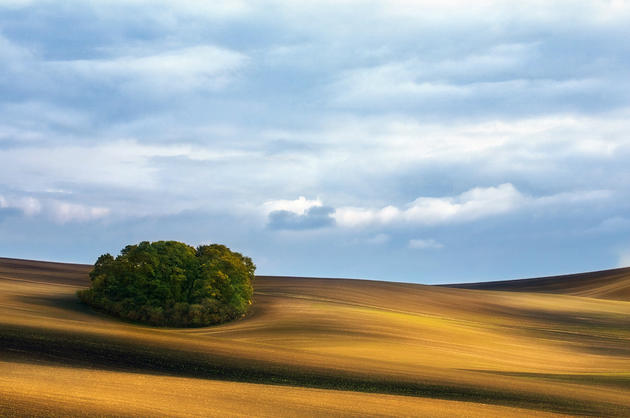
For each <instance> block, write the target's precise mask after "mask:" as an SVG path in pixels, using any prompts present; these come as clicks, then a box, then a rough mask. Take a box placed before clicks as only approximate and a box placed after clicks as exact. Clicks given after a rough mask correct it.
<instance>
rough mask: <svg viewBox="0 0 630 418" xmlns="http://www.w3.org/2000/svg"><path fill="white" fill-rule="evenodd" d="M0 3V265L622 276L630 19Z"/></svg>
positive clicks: (574, 13) (403, 276) (580, 7)
mask: <svg viewBox="0 0 630 418" xmlns="http://www.w3.org/2000/svg"><path fill="white" fill-rule="evenodd" d="M214 3H220V2H195V1H182V0H179V1H176V2H159V1H141V0H136V1H131V0H126V1H103V2H88V1H83V0H81V1H65V2H56V1H24V0H23V1H18V0H13V1H12V0H9V1H7V0H0V256H5V257H20V258H33V259H46V260H56V261H71V262H85V263H93V262H94V260H95V259H96V257H97V256H98V255H100V254H102V253H105V252H111V253H117V252H118V251H119V250H120V249H121V248H122V247H123V246H124V245H126V244H128V243H136V242H138V241H141V240H158V239H175V240H180V241H185V242H188V243H190V244H193V245H197V244H200V243H208V242H220V243H224V244H226V245H228V246H229V247H231V248H232V249H235V250H238V251H241V252H243V253H245V254H247V255H250V256H251V257H252V258H253V259H254V261H255V262H256V264H257V265H258V273H260V274H279V275H308V276H324V277H357V278H358V277H361V278H371V279H383V280H394V281H411V282H419V283H442V282H454V281H477V280H491V279H507V278H517V277H530V276H540V275H549V274H559V273H570V272H578V271H586V270H596V269H604V268H613V267H617V266H625V265H630V212H629V209H630V164H629V161H630V158H629V157H630V43H629V42H628V41H627V40H628V39H630V2H626V1H615V0H611V1H597V2H596V1H592V2H589V1H555V2H548V1H528V2H514V1H512V0H510V1H480V2H475V6H474V8H472V7H471V6H470V4H469V2H457V1H444V0H443V1H439V2H437V1H403V0H382V1H379V0H373V1H352V0H351V1H340V0H335V1H317V2H311V1H291V0H285V1H281V0H277V1H273V0H271V1H255V2H254V1H253V2H248V1H242V2H239V1H229V2H222V3H224V4H222V5H215V4H214Z"/></svg>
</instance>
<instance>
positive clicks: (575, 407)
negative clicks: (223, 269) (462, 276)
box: [0, 259, 630, 416]
mask: <svg viewBox="0 0 630 418" xmlns="http://www.w3.org/2000/svg"><path fill="white" fill-rule="evenodd" d="M88 269H89V267H87V266H77V265H67V264H66V265H63V264H56V263H55V264H49V263H41V262H27V261H24V262H22V261H18V260H7V259H0V361H1V362H0V368H1V369H2V370H3V373H2V374H1V375H2V376H1V377H0V414H2V415H6V414H17V415H20V414H35V415H37V414H40V415H47V414H51V413H55V414H62V413H63V414H79V413H86V412H91V413H93V414H95V415H103V414H105V415H107V414H112V415H121V414H123V415H124V414H140V415H176V414H179V415H223V414H225V412H226V411H233V412H234V413H235V414H237V413H240V414H242V415H252V414H254V415H266V416H277V415H285V416H295V415H296V411H298V412H299V413H297V414H298V415H303V416H304V415H306V416H309V415H310V416H318V415H319V416H325V415H354V416H357V415H361V416H362V415H366V414H368V413H372V414H374V415H431V416H452V415H462V416H509V415H519V414H520V415H523V416H531V415H532V414H537V415H538V414H543V413H561V414H579V415H600V416H601V415H606V416H628V415H630V302H626V301H621V300H609V299H598V298H594V297H582V296H574V295H571V294H556V293H534V292H535V290H532V289H531V288H530V289H527V292H500V291H489V290H470V289H457V288H447V287H436V286H422V285H413V284H402V283H387V282H376V281H361V280H341V279H310V278H286V277H259V278H258V279H257V281H256V284H255V289H256V292H255V299H256V303H255V305H254V309H253V311H252V313H251V314H250V315H249V316H248V317H247V318H245V319H243V320H240V321H236V322H232V323H228V324H224V325H221V326H216V327H208V328H197V329H165V328H151V327H146V326H139V325H135V324H130V323H123V322H120V321H117V320H115V319H112V318H109V317H106V316H104V315H101V314H98V313H96V312H94V311H92V310H91V309H89V308H87V307H85V306H84V305H82V304H80V302H79V301H78V300H77V299H76V297H75V296H74V293H75V292H76V290H77V289H79V288H81V286H86V285H87V283H88V281H87V271H88ZM580 280H581V279H580ZM608 284H610V283H608ZM511 290H514V289H511ZM556 290H557V289H556ZM51 376H54V378H51ZM250 402H251V404H250ZM257 404H259V405H260V407H256V406H255V405H257Z"/></svg>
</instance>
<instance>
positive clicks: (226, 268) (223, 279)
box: [78, 241, 256, 327]
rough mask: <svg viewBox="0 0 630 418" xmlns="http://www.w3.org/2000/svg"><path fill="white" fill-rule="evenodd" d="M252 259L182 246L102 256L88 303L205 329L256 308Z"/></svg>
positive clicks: (149, 245) (163, 244)
mask: <svg viewBox="0 0 630 418" xmlns="http://www.w3.org/2000/svg"><path fill="white" fill-rule="evenodd" d="M255 270H256V266H255V265H254V263H253V262H252V260H251V258H249V257H244V256H243V255H242V254H240V253H237V252H234V251H231V250H230V249H229V248H227V247H226V246H224V245H220V244H212V245H201V246H199V247H197V248H194V247H191V246H189V245H187V244H184V243H181V242H177V241H157V242H148V241H144V242H141V243H140V244H138V245H128V246H126V247H125V248H124V249H123V250H122V251H121V253H120V255H119V256H117V257H116V258H114V257H113V256H111V255H110V254H104V255H101V256H100V257H99V258H98V260H97V261H96V263H95V264H94V269H93V270H92V271H91V272H90V279H91V280H92V286H91V287H90V288H89V289H86V290H81V291H79V292H78V295H79V298H80V299H81V300H82V301H84V302H85V303H87V304H89V305H92V306H94V307H96V308H98V309H101V310H104V311H106V312H108V313H110V314H113V315H116V316H119V317H121V318H125V319H128V320H131V321H137V322H144V323H148V324H151V325H159V326H176V327H184V326H205V325H210V324H218V323H221V322H225V321H228V320H231V319H235V318H238V317H241V316H243V315H244V314H245V313H246V312H247V310H248V308H249V305H251V303H252V296H253V287H252V282H253V279H254V271H255Z"/></svg>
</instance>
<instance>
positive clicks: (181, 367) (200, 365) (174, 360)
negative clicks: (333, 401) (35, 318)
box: [0, 324, 630, 416]
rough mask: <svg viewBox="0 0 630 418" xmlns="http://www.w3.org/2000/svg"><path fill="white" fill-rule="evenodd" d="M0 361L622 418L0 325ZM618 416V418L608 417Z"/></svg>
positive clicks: (592, 406)
mask: <svg viewBox="0 0 630 418" xmlns="http://www.w3.org/2000/svg"><path fill="white" fill-rule="evenodd" d="M0 358H9V359H13V360H19V361H21V362H42V361H44V362H54V363H60V364H64V365H69V366H72V367H84V368H96V369H105V370H113V371H128V372H142V373H150V374H162V375H169V376H182V377H194V378H209V379H215V380H227V381H236V382H249V383H265V384H276V385H287V386H301V387H310V388H321V389H334V390H348V391H357V392H371V393H387V394H396V395H406V396H418V397H428V398H438V399H447V400H459V401H468V402H481V403H487V404H495V405H506V406H515V407H521V408H528V409H535V410H546V411H553V412H560V413H565V414H577V415H608V416H612V415H622V416H624V415H625V416H627V414H628V413H630V410H623V411H619V406H618V405H612V404H608V403H605V402H601V403H594V402H592V401H589V402H585V401H576V400H575V399H572V398H568V397H567V398H565V397H562V396H555V395H542V394H535V393H529V392H523V391H518V390H508V389H505V390H499V389H491V388H486V387H480V386H472V385H458V384H437V383H431V382H428V381H423V380H422V379H408V380H403V379H401V378H396V377H395V376H392V377H387V376H372V375H370V374H369V373H352V372H345V371H342V370H331V369H326V368H325V367H318V368H315V367H292V366H290V365H286V364H282V363H272V362H268V361H262V360H256V359H242V358H238V359H235V358H231V357H228V356H222V355H217V354H214V353H205V352H199V351H187V350H181V349H175V348H171V347H163V346H150V347H149V346H146V345H143V344H138V343H137V342H135V341H133V340H129V339H124V338H120V337H110V336H102V335H97V334H87V333H72V332H69V331H65V330H63V331H61V330H52V329H46V328H36V327H23V326H22V327H16V326H13V325H7V324H0ZM614 411H616V412H620V413H619V414H616V413H613V412H614Z"/></svg>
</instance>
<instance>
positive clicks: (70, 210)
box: [49, 200, 111, 223]
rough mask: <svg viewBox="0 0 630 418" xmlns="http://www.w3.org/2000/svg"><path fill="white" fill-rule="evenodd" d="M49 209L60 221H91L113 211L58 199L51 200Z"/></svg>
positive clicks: (56, 219)
mask: <svg viewBox="0 0 630 418" xmlns="http://www.w3.org/2000/svg"><path fill="white" fill-rule="evenodd" d="M49 210H50V213H51V215H52V217H53V219H54V220H55V221H56V222H59V223H66V222H86V221H91V220H95V219H100V218H104V217H106V216H107V215H109V214H110V212H111V211H110V210H109V209H108V208H104V207H93V206H86V205H80V204H76V203H68V202H62V201H57V200H55V201H51V203H50V209H49Z"/></svg>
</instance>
